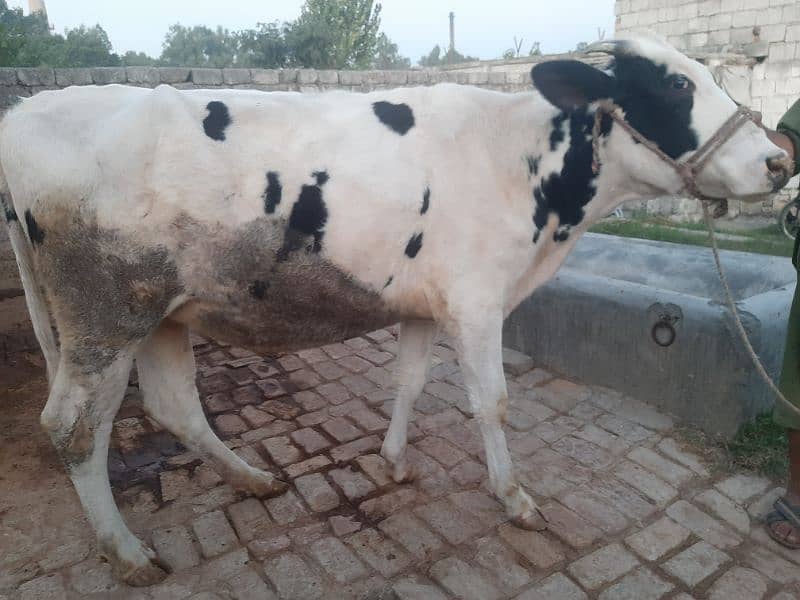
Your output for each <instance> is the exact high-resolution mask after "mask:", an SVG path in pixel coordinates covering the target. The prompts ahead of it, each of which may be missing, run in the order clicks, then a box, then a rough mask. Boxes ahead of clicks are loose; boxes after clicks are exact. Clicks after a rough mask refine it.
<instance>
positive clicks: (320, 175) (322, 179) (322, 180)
mask: <svg viewBox="0 0 800 600" xmlns="http://www.w3.org/2000/svg"><path fill="white" fill-rule="evenodd" d="M311 176H312V177H313V178H314V179H316V180H317V185H318V186H323V185H325V184H326V183H328V180H329V179H330V175H328V172H327V171H314V172H313V173H312V174H311Z"/></svg>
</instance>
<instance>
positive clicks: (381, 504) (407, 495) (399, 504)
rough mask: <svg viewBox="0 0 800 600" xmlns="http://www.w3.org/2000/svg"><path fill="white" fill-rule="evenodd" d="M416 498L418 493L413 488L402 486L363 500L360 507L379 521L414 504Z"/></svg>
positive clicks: (367, 514)
mask: <svg viewBox="0 0 800 600" xmlns="http://www.w3.org/2000/svg"><path fill="white" fill-rule="evenodd" d="M416 499H417V493H416V492H415V491H414V490H413V489H411V488H400V489H398V490H396V491H394V492H390V493H388V494H384V495H383V496H378V497H377V498H372V499H371V500H367V501H366V502H362V503H361V505H360V506H359V507H358V508H359V510H360V511H361V512H362V513H364V514H365V515H366V516H368V517H369V518H370V519H373V520H375V521H378V520H381V519H385V518H386V517H388V516H390V515H392V514H393V513H395V512H397V511H399V510H400V509H402V508H404V507H406V506H409V505H411V504H413V503H414V501H415V500H416Z"/></svg>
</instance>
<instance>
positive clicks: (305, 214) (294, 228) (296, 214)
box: [278, 171, 330, 262]
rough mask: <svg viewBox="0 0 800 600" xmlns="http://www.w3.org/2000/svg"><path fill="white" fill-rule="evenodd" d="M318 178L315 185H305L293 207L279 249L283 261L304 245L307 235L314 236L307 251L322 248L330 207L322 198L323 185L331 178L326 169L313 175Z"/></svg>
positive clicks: (280, 259) (279, 256)
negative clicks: (328, 207)
mask: <svg viewBox="0 0 800 600" xmlns="http://www.w3.org/2000/svg"><path fill="white" fill-rule="evenodd" d="M311 176H312V177H314V178H315V179H316V180H317V183H316V184H315V185H304V186H303V187H302V189H301V190H300V196H299V197H298V198H297V202H295V203H294V206H293V207H292V214H291V215H290V216H289V226H288V227H287V228H286V235H285V236H284V240H283V246H282V247H281V249H280V250H278V260H279V261H281V262H283V261H285V260H286V259H287V258H288V257H289V253H290V252H293V251H295V250H299V249H300V248H302V247H303V246H304V242H305V239H306V237H307V236H313V238H314V239H313V243H311V244H309V245H306V246H305V247H306V251H308V252H313V253H318V252H319V251H320V250H322V237H323V235H324V233H325V232H324V231H323V228H324V227H325V223H326V222H327V221H328V209H327V207H326V206H325V201H324V200H323V199H322V186H323V185H325V183H326V182H327V181H328V180H329V179H330V177H329V176H328V173H326V172H325V171H316V172H314V173H312V175H311Z"/></svg>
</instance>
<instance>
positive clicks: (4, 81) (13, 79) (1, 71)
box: [0, 67, 92, 87]
mask: <svg viewBox="0 0 800 600" xmlns="http://www.w3.org/2000/svg"><path fill="white" fill-rule="evenodd" d="M64 70H66V69H58V71H64ZM91 82H92V79H91V77H89V83H91ZM56 83H57V84H58V85H59V86H61V87H64V85H65V84H63V83H59V82H58V72H56ZM0 85H1V86H4V87H5V86H15V85H17V70H16V69H14V68H13V67H0ZM66 85H70V84H69V83H67V84H66Z"/></svg>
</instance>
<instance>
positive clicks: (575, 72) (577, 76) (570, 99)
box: [531, 60, 616, 111]
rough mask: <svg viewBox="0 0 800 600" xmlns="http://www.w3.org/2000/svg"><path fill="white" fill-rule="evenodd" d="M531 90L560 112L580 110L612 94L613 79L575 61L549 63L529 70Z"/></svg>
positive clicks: (540, 64)
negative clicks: (531, 81)
mask: <svg viewBox="0 0 800 600" xmlns="http://www.w3.org/2000/svg"><path fill="white" fill-rule="evenodd" d="M531 78H532V79H533V85H534V87H535V88H536V89H537V90H539V92H540V93H541V94H542V96H544V97H545V99H546V100H547V101H548V102H550V104H553V105H554V106H557V107H558V108H560V109H561V110H564V111H570V110H574V109H576V108H582V107H584V106H586V105H587V104H589V103H590V102H594V101H595V100H600V99H601V98H611V97H612V96H613V95H614V87H615V83H616V81H615V79H614V78H613V77H611V76H610V75H607V74H606V73H603V72H602V71H600V70H599V69H595V68H594V67H590V66H589V65H587V64H585V63H582V62H580V61H577V60H551V61H547V62H543V63H539V64H538V65H536V66H535V67H533V69H532V70H531Z"/></svg>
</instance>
